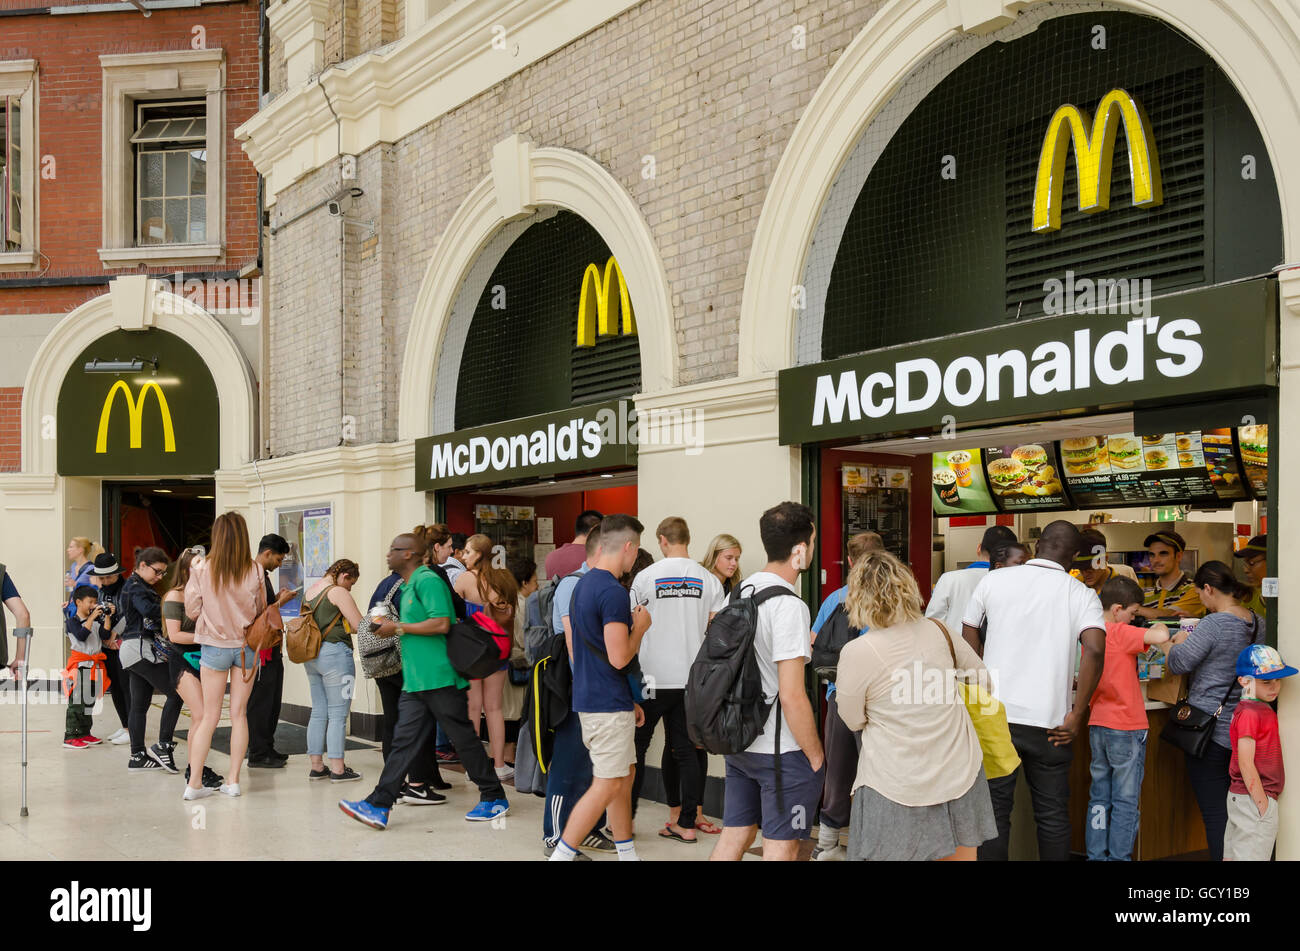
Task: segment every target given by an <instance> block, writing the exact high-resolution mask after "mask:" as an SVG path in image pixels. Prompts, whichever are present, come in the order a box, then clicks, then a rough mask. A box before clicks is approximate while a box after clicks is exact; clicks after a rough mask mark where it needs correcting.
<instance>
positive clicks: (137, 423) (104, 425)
mask: <svg viewBox="0 0 1300 951" xmlns="http://www.w3.org/2000/svg"><path fill="white" fill-rule="evenodd" d="M119 391H120V392H121V393H122V397H123V399H125V400H126V411H127V413H128V414H129V417H130V420H131V448H132V449H139V448H140V428H141V423H142V422H143V418H142V417H143V416H144V401H145V400H146V399H147V398H148V396H149V393H150V391H152V392H153V393H155V394H156V395H157V397H158V399H157V403H158V412H159V413H160V414H161V416H162V424H163V452H175V451H176V432H175V430H174V429H173V428H172V411H171V409H170V408H169V407H168V405H167V397H166V396H164V395H163V391H162V387H160V386H159V385H158V384H157V383H154V382H153V381H152V380H150V381H148V382H146V383H145V384H144V386H142V387H140V397H139V399H136V397H134V396H132V395H131V388H130V387H129V386H127V385H126V384H125V383H123V382H122V381H121V380H118V381H117V382H115V383H114V384H113V386H112V388H111V389H110V390H109V391H108V396H106V397H104V408H103V409H101V410H100V411H99V432H98V434H97V435H96V436H95V452H97V453H105V452H108V420H109V417H110V416H112V415H113V403H114V401H115V400H116V398H117V394H118V392H119Z"/></svg>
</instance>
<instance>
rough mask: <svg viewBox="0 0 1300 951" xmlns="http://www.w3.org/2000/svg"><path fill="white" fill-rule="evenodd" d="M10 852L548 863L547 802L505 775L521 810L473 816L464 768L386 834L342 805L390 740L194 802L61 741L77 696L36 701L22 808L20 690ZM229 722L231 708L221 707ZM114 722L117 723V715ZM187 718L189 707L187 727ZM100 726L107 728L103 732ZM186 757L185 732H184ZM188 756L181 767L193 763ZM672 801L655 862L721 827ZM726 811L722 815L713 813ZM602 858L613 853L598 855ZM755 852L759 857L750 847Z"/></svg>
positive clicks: (652, 856)
mask: <svg viewBox="0 0 1300 951" xmlns="http://www.w3.org/2000/svg"><path fill="white" fill-rule="evenodd" d="M159 699H160V698H155V705H154V706H153V708H151V710H150V714H149V724H148V729H147V730H146V736H147V737H148V739H149V742H150V743H152V742H153V741H154V740H156V739H157V736H158V714H159V706H158V700H159ZM0 700H3V701H6V702H0V859H5V860H20V859H38V860H39V859H44V860H60V861H69V860H92V861H93V860H119V861H122V860H134V859H151V860H177V859H194V858H199V859H212V860H227V859H245V860H247V859H252V860H265V861H275V860H286V859H306V860H329V859H359V860H384V859H399V860H410V859H425V860H428V859H434V860H511V861H542V860H543V858H544V857H543V854H542V806H543V800H542V799H540V798H538V797H536V796H533V795H523V794H517V793H515V792H514V789H513V787H511V786H509V785H507V787H506V793H507V795H508V796H509V798H510V813H509V815H508V816H506V817H505V819H504V820H502V821H498V822H497V823H495V824H494V823H488V822H468V821H466V820H465V813H466V812H468V811H469V810H470V809H471V808H473V806H474V804H475V803H476V802H477V801H478V794H477V791H476V790H475V788H474V786H473V785H472V784H470V783H468V782H466V781H465V777H464V775H463V774H461V773H458V772H453V771H452V770H451V769H448V770H445V771H444V778H445V779H446V780H447V781H448V782H451V783H452V785H453V788H452V789H450V790H448V791H447V793H446V794H447V796H448V802H447V803H446V804H445V805H440V806H407V805H399V806H397V807H395V808H394V809H393V813H392V816H391V819H390V822H389V826H388V828H387V829H386V830H385V831H383V832H379V831H376V830H373V829H369V828H367V827H366V826H363V825H361V824H360V823H358V822H356V821H355V820H353V819H351V818H349V817H347V816H345V815H344V814H343V813H342V812H340V811H339V808H338V801H339V799H341V798H347V799H360V798H363V797H365V796H366V795H367V794H368V793H369V792H370V790H371V789H372V788H373V786H374V783H375V782H376V781H377V780H378V778H379V774H380V771H381V769H382V759H381V756H380V752H379V750H378V748H376V749H374V750H355V751H349V752H348V753H347V763H348V765H349V766H351V767H352V768H353V769H355V770H357V771H358V772H360V773H362V775H363V778H362V779H361V781H359V782H351V783H340V784H337V785H335V784H332V783H328V782H319V781H318V782H310V781H308V779H307V771H308V769H309V765H308V760H307V756H306V755H305V754H304V755H299V756H292V757H290V760H289V764H288V765H287V766H286V767H285V768H284V769H249V768H248V767H247V766H245V767H244V769H243V770H242V771H241V775H240V786H241V788H242V791H243V795H242V796H240V797H239V798H238V799H230V798H227V797H225V796H221V795H216V796H210V797H208V798H206V799H203V800H199V801H195V802H185V801H184V800H182V799H181V795H182V792H183V789H184V779H183V776H181V775H172V774H170V773H165V772H163V771H162V770H152V771H150V772H149V773H148V774H144V775H138V774H135V773H128V772H127V769H126V763H127V758H128V755H129V747H128V746H112V745H110V744H108V743H107V742H105V743H104V744H103V745H101V746H96V747H93V748H90V749H87V750H65V749H64V748H63V721H64V714H65V712H66V711H65V708H64V707H63V706H62V705H60V704H53V703H51V704H45V703H33V704H30V705H29V706H28V720H27V723H28V741H27V742H28V766H27V803H28V810H29V815H28V816H26V817H22V816H20V814H19V807H20V776H21V767H20V764H21V762H22V759H21V737H20V733H19V729H20V712H21V711H20V708H19V705H18V704H17V703H16V702H14V701H13V694H9V695H8V696H0ZM95 720H96V724H95V728H94V732H95V735H97V736H104V737H106V736H107V735H108V734H110V733H112V732H113V731H114V730H115V729H116V728H117V718H116V717H115V716H114V715H113V714H112V713H111V711H110V712H107V713H105V714H104V715H102V716H98V717H96V718H95ZM222 723H223V725H228V720H227V719H226V717H224V716H223V719H222ZM110 724H111V725H110ZM188 726H189V717H188V711H186V712H185V713H183V714H182V715H181V721H180V723H179V724H178V726H177V729H178V730H184V729H187V728H188ZM101 730H102V733H101ZM176 754H177V755H176V759H177V763H178V765H179V764H180V761H181V760H182V758H183V757H184V755H185V744H184V741H183V740H179V739H178V745H177V750H176ZM208 762H209V765H211V766H212V767H213V768H214V769H215V770H217V772H219V773H221V774H223V775H227V774H228V773H229V766H230V759H229V757H228V756H226V755H225V754H222V753H220V752H216V751H214V752H213V753H212V754H211V755H210V757H209V760H208ZM182 768H183V767H182ZM666 815H667V809H666V807H665V806H663V805H662V804H660V803H655V802H643V803H642V804H641V806H640V811H639V814H638V820H637V836H636V839H637V852H638V853H639V854H640V856H641V858H642V859H644V860H647V861H703V860H705V859H707V858H708V857H709V852H710V851H711V850H712V848H713V844H714V842H716V841H717V837H716V836H711V835H700V841H699V843H698V844H696V845H683V844H681V843H678V842H674V841H671V840H668V839H663V838H660V837H659V836H658V835H656V832H657V830H658V829H659V828H661V827H662V823H663V822H664V821H665V819H666ZM711 818H715V819H716V817H711ZM593 858H594V860H595V861H597V862H615V861H618V859H617V857H615V856H612V855H611V856H605V855H599V856H594V857H593ZM747 860H749V861H752V859H751V858H748V857H747Z"/></svg>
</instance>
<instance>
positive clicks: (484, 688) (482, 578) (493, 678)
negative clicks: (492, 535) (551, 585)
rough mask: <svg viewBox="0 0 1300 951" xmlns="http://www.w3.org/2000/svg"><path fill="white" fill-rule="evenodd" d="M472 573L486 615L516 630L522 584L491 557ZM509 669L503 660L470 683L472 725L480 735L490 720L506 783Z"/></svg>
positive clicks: (492, 749) (492, 751)
mask: <svg viewBox="0 0 1300 951" xmlns="http://www.w3.org/2000/svg"><path fill="white" fill-rule="evenodd" d="M486 537H487V536H486V535H475V536H471V537H470V539H469V541H468V542H466V545H467V546H469V544H470V542H473V540H474V539H475V538H486ZM470 573H471V572H470V571H467V572H466V573H465V574H464V575H461V577H462V578H463V577H466V576H467V575H469V574H470ZM472 573H473V574H475V575H476V576H477V579H478V597H479V599H480V600H481V601H482V603H483V613H484V614H486V615H487V616H488V617H490V618H491V619H492V620H494V621H496V622H497V624H499V625H501V628H502V629H503V630H505V631H507V632H512V631H514V626H515V612H516V610H517V609H518V608H517V600H518V597H519V583H518V582H517V581H515V576H514V575H512V574H511V573H510V572H509V571H507V570H506V569H505V568H494V567H492V564H491V561H490V556H489V557H488V558H485V559H483V560H482V561H480V562H479V563H478V564H477V567H474V568H472ZM458 580H459V579H458ZM509 667H510V662H509V660H503V661H502V662H501V666H500V667H498V668H497V669H496V671H494V672H493V673H491V674H489V675H488V676H486V677H484V678H483V679H482V680H471V681H470V682H469V722H470V725H471V726H472V727H474V731H475V733H477V732H478V725H479V719H480V718H481V717H487V725H488V753H489V755H490V756H491V757H492V765H493V766H494V767H495V768H496V774H497V778H498V779H501V780H503V781H504V780H507V779H513V778H514V775H515V771H514V768H513V767H511V766H507V765H506V715H505V707H504V698H505V690H506V676H507V671H508V670H509Z"/></svg>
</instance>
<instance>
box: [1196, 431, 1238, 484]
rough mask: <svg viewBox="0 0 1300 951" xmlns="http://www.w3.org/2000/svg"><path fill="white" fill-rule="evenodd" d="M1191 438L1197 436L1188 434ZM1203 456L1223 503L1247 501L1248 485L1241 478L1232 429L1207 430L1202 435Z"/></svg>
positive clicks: (1211, 480) (1211, 479)
mask: <svg viewBox="0 0 1300 951" xmlns="http://www.w3.org/2000/svg"><path fill="white" fill-rule="evenodd" d="M1188 435H1189V436H1191V435H1196V434H1195V433H1188ZM1200 437H1201V454H1202V455H1203V456H1204V458H1205V469H1206V471H1207V472H1208V473H1209V476H1210V482H1212V483H1213V484H1214V492H1215V494H1216V495H1218V497H1219V500H1220V501H1223V502H1241V501H1244V500H1245V499H1246V485H1245V482H1244V481H1243V480H1242V476H1241V463H1240V462H1238V461H1237V454H1236V453H1235V452H1233V451H1232V430H1231V429H1205V430H1202V431H1201V433H1200Z"/></svg>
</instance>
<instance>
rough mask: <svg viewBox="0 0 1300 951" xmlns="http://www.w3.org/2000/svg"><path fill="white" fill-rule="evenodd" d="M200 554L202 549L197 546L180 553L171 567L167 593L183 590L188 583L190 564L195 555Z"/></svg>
mask: <svg viewBox="0 0 1300 951" xmlns="http://www.w3.org/2000/svg"><path fill="white" fill-rule="evenodd" d="M201 554H203V549H202V548H201V547H199V546H197V545H196V546H195V547H193V548H187V549H185V550H184V551H183V552H181V556H180V557H179V558H177V559H176V563H175V564H174V565H172V572H171V575H172V576H171V579H170V581H169V583H168V585H167V590H168V591H184V590H185V586H186V585H187V584H189V582H190V563H191V562H193V561H194V557H195V556H196V555H201Z"/></svg>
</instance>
